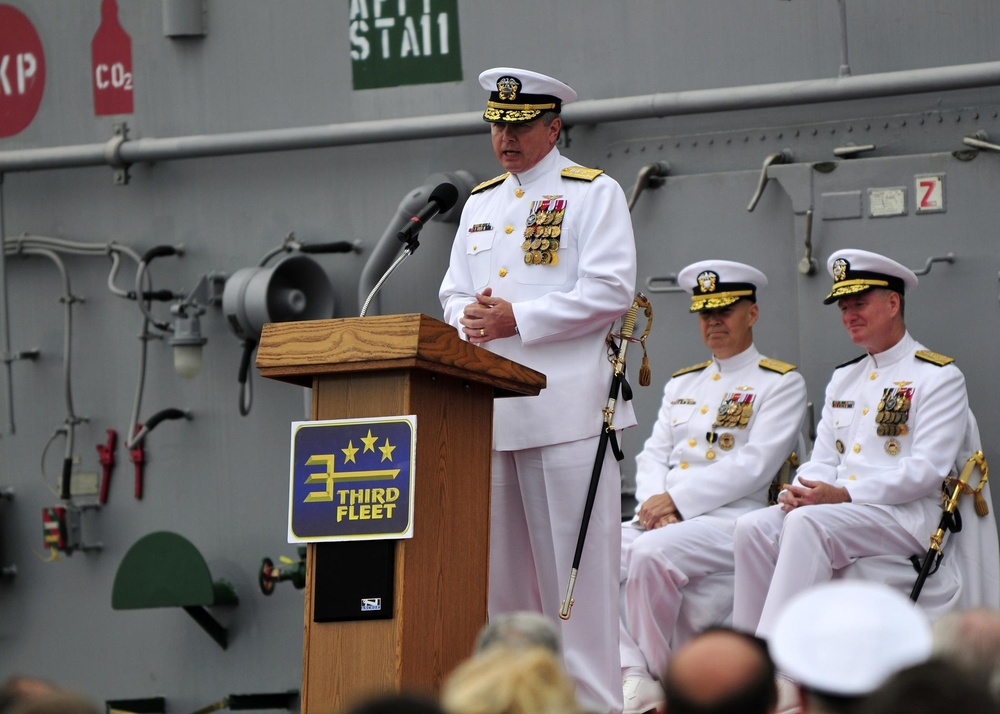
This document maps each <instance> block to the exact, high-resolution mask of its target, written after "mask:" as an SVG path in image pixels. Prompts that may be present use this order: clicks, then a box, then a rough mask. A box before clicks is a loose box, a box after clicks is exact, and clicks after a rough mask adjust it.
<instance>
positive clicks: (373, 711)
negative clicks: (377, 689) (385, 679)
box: [347, 692, 444, 714]
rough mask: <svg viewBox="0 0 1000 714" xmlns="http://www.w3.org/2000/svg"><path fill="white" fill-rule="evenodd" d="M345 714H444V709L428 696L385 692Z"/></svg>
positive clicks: (363, 701) (358, 704) (356, 705)
mask: <svg viewBox="0 0 1000 714" xmlns="http://www.w3.org/2000/svg"><path fill="white" fill-rule="evenodd" d="M347 714H444V709H442V708H441V705H440V704H438V702H437V701H436V700H434V699H432V698H430V697H429V696H425V695H422V694H415V693H413V692H386V693H383V694H377V695H375V696H372V697H369V698H367V699H363V700H362V701H361V702H359V703H357V704H355V705H354V706H352V707H351V708H350V709H348V710H347Z"/></svg>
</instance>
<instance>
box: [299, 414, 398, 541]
mask: <svg viewBox="0 0 1000 714" xmlns="http://www.w3.org/2000/svg"><path fill="white" fill-rule="evenodd" d="M416 446H417V418H416V416H398V417H379V418H371V419H338V420H332V421H299V422H293V423H292V448H291V454H292V458H291V465H290V484H289V502H288V542H289V543H302V542H319V541H345V540H385V539H390V538H410V537H412V536H413V478H414V469H413V466H414V461H415V459H416Z"/></svg>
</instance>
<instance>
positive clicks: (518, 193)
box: [514, 189, 524, 198]
mask: <svg viewBox="0 0 1000 714" xmlns="http://www.w3.org/2000/svg"><path fill="white" fill-rule="evenodd" d="M514 195H515V196H517V197H518V198H520V197H521V196H523V195H524V191H523V190H522V189H517V190H516V191H514Z"/></svg>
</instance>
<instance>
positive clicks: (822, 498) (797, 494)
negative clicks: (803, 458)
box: [778, 478, 851, 513]
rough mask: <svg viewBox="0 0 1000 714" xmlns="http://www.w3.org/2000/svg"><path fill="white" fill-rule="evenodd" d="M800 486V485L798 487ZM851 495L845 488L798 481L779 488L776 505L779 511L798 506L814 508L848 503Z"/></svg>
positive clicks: (823, 482)
mask: <svg viewBox="0 0 1000 714" xmlns="http://www.w3.org/2000/svg"><path fill="white" fill-rule="evenodd" d="M800 484H801V485H800ZM850 501H851V494H850V493H848V492H847V489H846V488H842V487H840V486H834V485H833V484H829V483H826V482H825V481H810V480H809V479H804V478H802V479H799V480H798V483H797V484H796V483H786V484H783V485H782V486H781V493H779V494H778V504H779V505H780V506H781V510H782V511H785V512H786V513H787V512H788V511H791V510H794V509H796V508H798V507H799V506H815V505H817V504H820V503H849V502H850Z"/></svg>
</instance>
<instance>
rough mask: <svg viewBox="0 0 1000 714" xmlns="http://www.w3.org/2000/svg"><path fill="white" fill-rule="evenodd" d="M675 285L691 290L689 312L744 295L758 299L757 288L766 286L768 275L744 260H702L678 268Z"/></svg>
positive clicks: (730, 300)
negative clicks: (743, 261)
mask: <svg viewBox="0 0 1000 714" xmlns="http://www.w3.org/2000/svg"><path fill="white" fill-rule="evenodd" d="M677 284H678V285H680V286H681V287H682V288H683V289H684V290H686V291H687V292H689V293H691V312H701V311H702V310H715V309H716V308H720V307H726V306H727V305H732V304H733V303H734V302H736V301H738V300H742V299H744V298H746V299H747V300H750V301H751V302H757V290H758V289H759V288H763V287H765V286H767V276H766V275H764V273H762V272H760V271H759V270H757V268H755V267H753V266H752V265H746V264H745V263H736V262H734V261H732V260H701V261H698V262H697V263H692V264H691V265H689V266H687V267H686V268H684V269H683V270H681V272H680V273H679V274H678V275H677Z"/></svg>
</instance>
